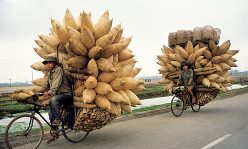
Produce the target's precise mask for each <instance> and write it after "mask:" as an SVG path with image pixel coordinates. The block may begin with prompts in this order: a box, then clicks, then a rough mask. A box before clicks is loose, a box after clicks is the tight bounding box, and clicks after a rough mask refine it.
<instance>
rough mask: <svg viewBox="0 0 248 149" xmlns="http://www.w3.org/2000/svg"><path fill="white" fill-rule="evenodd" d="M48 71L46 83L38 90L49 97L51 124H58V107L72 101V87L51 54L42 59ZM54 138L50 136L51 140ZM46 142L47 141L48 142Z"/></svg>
mask: <svg viewBox="0 0 248 149" xmlns="http://www.w3.org/2000/svg"><path fill="white" fill-rule="evenodd" d="M43 64H44V65H46V67H47V69H48V71H49V73H48V79H47V82H46V84H45V85H44V86H43V87H42V89H41V90H40V91H39V92H41V93H43V96H44V97H45V98H46V99H49V98H50V104H49V112H48V114H49V119H50V122H51V124H52V125H54V126H55V128H56V126H58V125H59V124H60V122H61V121H60V107H61V105H68V104H72V103H73V100H72V99H73V98H72V88H71V84H70V81H69V80H68V78H67V77H66V76H65V75H64V71H63V69H62V68H61V67H60V66H58V65H57V59H56V57H53V56H47V57H46V58H45V60H44V61H43ZM55 139H56V138H54V137H52V138H51V139H50V142H51V141H54V140H55ZM50 142H48V143H50Z"/></svg>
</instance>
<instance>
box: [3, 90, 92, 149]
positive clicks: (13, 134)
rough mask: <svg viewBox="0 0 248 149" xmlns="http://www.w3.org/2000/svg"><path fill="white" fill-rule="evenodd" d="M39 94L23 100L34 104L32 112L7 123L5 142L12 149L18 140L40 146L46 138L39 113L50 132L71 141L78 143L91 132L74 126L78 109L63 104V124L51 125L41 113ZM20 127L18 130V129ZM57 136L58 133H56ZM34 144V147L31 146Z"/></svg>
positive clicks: (61, 111)
mask: <svg viewBox="0 0 248 149" xmlns="http://www.w3.org/2000/svg"><path fill="white" fill-rule="evenodd" d="M38 96H41V95H39V94H35V95H34V96H32V98H30V99H29V100H26V101H22V103H25V104H31V105H33V109H32V110H31V114H22V115H19V116H16V117H15V118H14V119H13V120H11V121H10V123H9V124H8V125H7V128H6V130H5V142H6V145H7V147H8V148H10V149H12V148H13V147H15V146H16V144H15V143H16V141H17V142H18V141H21V142H22V144H28V145H29V147H26V148H34V149H36V148H38V147H39V146H40V144H41V142H42V140H43V138H44V128H43V125H42V123H41V121H40V120H39V119H38V118H37V117H36V114H38V115H39V116H40V117H41V119H42V120H43V121H44V122H45V123H46V124H47V125H48V126H49V127H50V128H51V130H50V134H51V135H52V136H55V135H56V134H58V135H59V136H61V132H62V135H63V136H64V138H66V139H67V140H68V141H69V142H72V143H77V142H80V141H83V140H84V139H85V138H86V137H87V136H88V134H89V132H84V131H81V130H79V129H77V128H74V121H75V115H76V110H77V108H75V107H74V106H72V105H70V106H62V108H61V110H60V113H61V124H60V125H59V127H56V128H55V127H54V126H53V125H51V124H50V123H49V122H48V121H47V120H46V119H45V118H44V116H43V115H42V114H41V113H40V110H41V108H42V107H44V106H43V105H42V104H41V103H39V102H38V98H39V97H38ZM16 129H18V130H16ZM56 136H57V135H56ZM30 146H32V147H30Z"/></svg>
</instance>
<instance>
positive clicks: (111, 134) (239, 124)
mask: <svg viewBox="0 0 248 149" xmlns="http://www.w3.org/2000/svg"><path fill="white" fill-rule="evenodd" d="M204 147H205V148H208V147H210V148H211V147H212V148H213V149H248V94H243V95H238V96H235V97H232V98H228V99H225V100H217V101H215V102H211V103H209V104H208V105H206V106H205V107H202V109H201V111H200V112H199V113H193V112H192V111H191V110H187V111H186V112H185V113H184V114H183V115H182V116H181V117H179V118H176V117H174V116H172V114H171V113H164V114H159V115H155V116H150V117H143V118H138V119H134V120H128V121H123V122H117V123H113V124H111V125H109V126H106V127H105V128H102V129H100V130H98V131H94V132H93V133H91V134H90V135H89V136H88V138H87V139H86V140H85V141H84V142H81V143H77V144H71V143H69V142H67V141H66V140H65V139H64V138H63V137H61V139H60V140H58V141H56V142H54V143H53V144H50V145H47V144H45V141H43V144H42V145H41V147H40V148H42V149H63V148H65V149H68V148H73V149H79V148H80V149H82V148H83V149H201V148H203V149H205V148H204Z"/></svg>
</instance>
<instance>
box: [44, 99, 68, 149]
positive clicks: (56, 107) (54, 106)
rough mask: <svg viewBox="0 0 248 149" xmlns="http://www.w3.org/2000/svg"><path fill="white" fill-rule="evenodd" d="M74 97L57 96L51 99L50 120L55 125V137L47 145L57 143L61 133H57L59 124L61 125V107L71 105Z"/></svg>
mask: <svg viewBox="0 0 248 149" xmlns="http://www.w3.org/2000/svg"><path fill="white" fill-rule="evenodd" d="M71 103H72V96H67V95H55V96H53V97H52V98H51V99H50V108H49V113H48V114H49V119H50V122H51V124H52V125H53V127H52V129H53V133H54V134H53V135H52V136H51V138H50V139H49V140H48V141H47V144H49V143H51V142H53V141H55V140H56V139H57V138H58V137H59V133H58V132H57V129H58V126H57V125H59V123H60V117H61V116H60V106H61V105H63V104H71Z"/></svg>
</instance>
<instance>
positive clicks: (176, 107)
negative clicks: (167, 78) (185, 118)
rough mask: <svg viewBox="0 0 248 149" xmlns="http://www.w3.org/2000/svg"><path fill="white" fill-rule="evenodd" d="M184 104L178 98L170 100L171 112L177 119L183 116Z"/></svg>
mask: <svg viewBox="0 0 248 149" xmlns="http://www.w3.org/2000/svg"><path fill="white" fill-rule="evenodd" d="M183 107H184V102H183V100H181V99H180V98H178V97H176V96H174V97H173V98H172V100H171V112H172V114H173V115H174V116H176V117H179V116H181V115H182V114H183V111H184V109H183Z"/></svg>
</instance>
